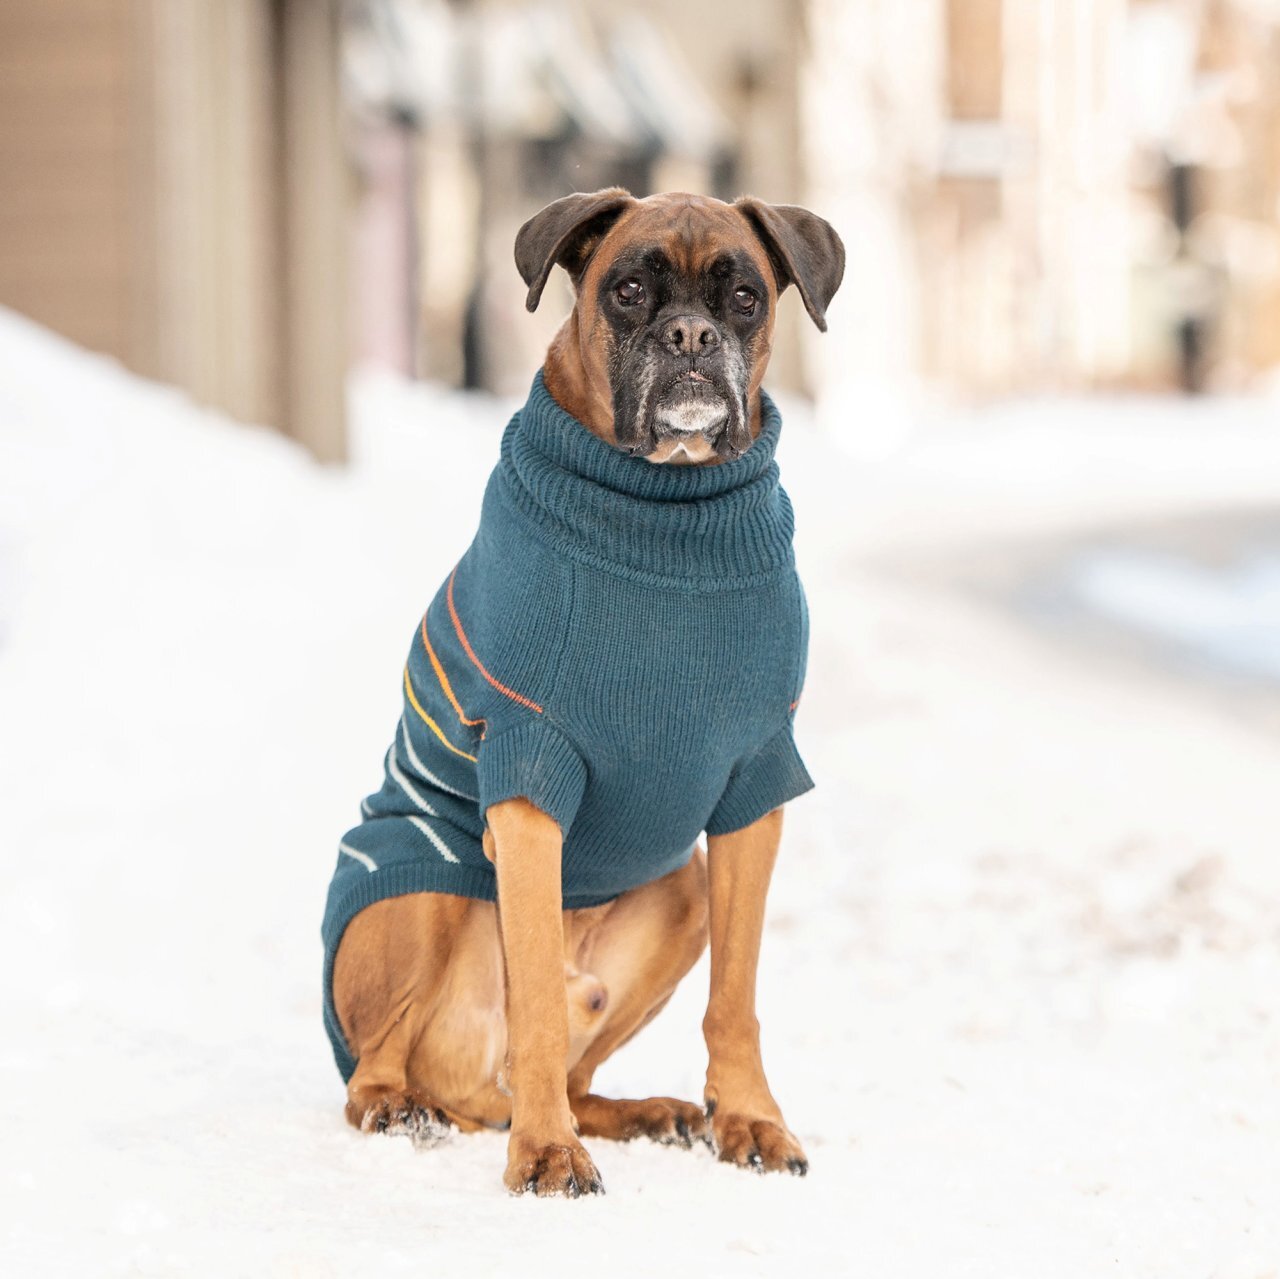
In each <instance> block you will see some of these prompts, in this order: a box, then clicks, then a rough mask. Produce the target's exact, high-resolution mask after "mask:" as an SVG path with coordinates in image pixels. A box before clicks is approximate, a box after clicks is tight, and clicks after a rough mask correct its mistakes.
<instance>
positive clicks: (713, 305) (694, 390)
mask: <svg viewBox="0 0 1280 1279" xmlns="http://www.w3.org/2000/svg"><path fill="white" fill-rule="evenodd" d="M596 304H597V306H598V308H599V313H600V314H601V315H602V316H604V317H605V319H606V321H607V322H608V324H609V327H610V330H611V331H612V335H613V343H612V350H611V353H610V357H609V382H610V388H611V390H612V393H613V423H614V432H615V435H616V438H617V441H618V444H619V445H620V446H621V447H622V448H625V449H627V450H628V451H629V452H630V453H632V454H635V455H637V456H640V457H647V456H648V455H649V454H651V453H652V452H654V450H655V449H657V448H658V446H659V445H660V444H661V443H663V442H665V441H669V440H673V439H674V440H679V439H693V438H695V437H698V436H701V437H703V438H704V439H705V440H706V441H707V442H708V443H709V444H710V445H711V446H712V448H713V449H714V450H715V452H716V453H717V454H718V455H719V456H720V457H722V458H726V459H729V458H735V457H738V456H740V455H741V454H743V453H745V452H746V451H747V449H749V448H750V447H751V423H750V418H749V413H748V408H747V390H748V384H749V382H750V378H751V369H752V366H753V362H754V361H753V355H754V352H755V348H756V346H757V345H758V343H759V342H760V341H761V340H764V335H765V333H766V332H767V326H766V319H767V317H768V308H769V291H768V289H767V287H766V285H765V282H764V280H763V279H762V278H761V276H760V272H759V271H758V270H757V268H756V266H755V265H754V263H753V262H752V261H751V259H750V258H749V257H748V256H747V255H746V254H745V253H742V252H740V251H734V250H726V251H725V252H722V253H720V254H717V255H716V256H715V257H713V258H712V259H711V260H709V261H708V262H707V263H706V264H705V265H704V266H702V267H697V268H691V269H689V268H686V269H681V268H679V267H678V266H677V265H676V264H675V263H674V262H672V260H671V258H670V257H669V256H668V255H667V253H666V252H665V250H664V249H662V248H661V247H659V246H656V245H655V246H650V247H642V246H637V247H636V248H635V249H631V250H628V251H627V252H625V253H623V254H621V255H619V257H618V258H617V259H616V260H615V261H614V262H612V263H611V264H610V266H609V269H608V270H607V271H606V272H605V273H604V275H603V276H602V277H601V279H600V283H599V293H598V296H597V299H596Z"/></svg>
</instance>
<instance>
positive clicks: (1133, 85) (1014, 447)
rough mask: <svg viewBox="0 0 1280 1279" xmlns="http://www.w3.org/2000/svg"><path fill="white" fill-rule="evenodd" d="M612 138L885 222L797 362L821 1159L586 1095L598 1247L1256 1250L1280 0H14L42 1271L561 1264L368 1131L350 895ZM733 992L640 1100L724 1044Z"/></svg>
mask: <svg viewBox="0 0 1280 1279" xmlns="http://www.w3.org/2000/svg"><path fill="white" fill-rule="evenodd" d="M615 183H616V184H622V185H625V186H627V187H629V188H630V189H631V190H632V191H633V192H636V193H637V194H642V193H646V192H649V191H659V190H668V189H679V188H684V189H690V190H694V191H700V192H708V193H711V194H714V195H718V196H723V197H725V198H727V199H732V198H733V197H735V196H737V195H739V194H743V193H750V194H753V195H756V196H759V197H761V198H764V199H766V200H772V201H776V202H783V203H799V204H804V205H807V206H808V207H810V208H812V209H814V210H815V211H816V212H818V213H820V214H822V215H823V216H825V217H826V218H828V219H829V220H830V221H831V222H832V223H833V224H834V225H835V227H836V229H837V230H838V231H839V232H840V234H841V235H842V237H843V239H844V241H845V244H846V246H847V248H848V253H849V267H848V271H847V274H846V277H845V282H844V285H843V288H842V290H841V291H840V293H839V294H838V295H837V296H836V298H835V300H834V302H833V304H832V306H831V308H830V311H829V316H828V318H829V321H830V330H829V332H827V333H826V334H819V333H817V332H816V331H815V330H814V329H813V327H812V326H811V325H810V324H809V323H808V321H807V319H806V318H805V316H804V314H803V311H802V309H801V307H800V306H799V305H798V303H797V300H796V298H795V296H794V291H789V292H788V294H786V295H785V296H784V298H783V300H782V305H781V313H780V317H779V324H780V330H779V334H778V339H777V342H776V344H775V355H774V357H773V361H772V364H771V366H770V370H769V375H768V385H769V387H770V390H771V391H772V392H773V393H774V394H775V395H776V397H777V398H778V400H779V403H780V405H781V407H782V409H783V417H784V420H785V423H786V426H785V429H784V431H783V433H782V439H781V445H780V449H779V457H780V464H781V469H782V474H783V480H784V483H785V485H786V487H787V490H788V492H789V493H790V495H791V497H792V499H793V502H794V506H795V510H796V514H797V540H796V549H797V558H798V561H799V565H800V569H801V574H802V577H803V579H804V582H805V586H806V591H807V593H808V597H809V601H810V617H811V625H812V631H811V651H810V663H809V674H808V681H807V684H806V689H805V696H804V700H803V704H802V707H801V710H800V711H799V713H798V717H797V740H798V743H799V745H800V748H801V751H802V753H803V755H804V757H805V759H806V762H807V763H808V766H809V768H810V771H811V772H812V773H813V775H814V777H815V779H816V780H817V782H818V785H817V788H816V789H815V791H814V792H813V793H812V795H809V796H805V797H804V798H803V799H801V800H800V801H798V802H797V803H796V804H795V805H794V806H793V807H792V808H789V811H788V816H787V837H786V841H785V843H784V849H783V856H782V857H781V859H780V861H779V865H778V871H777V874H776V876H775V884H774V889H773V892H772V895H771V897H770V901H769V919H768V927H767V931H766V937H765V946H764V955H763V960H762V964H761V989H760V1007H761V1020H762V1023H763V1025H764V1026H765V1028H766V1029H765V1034H766V1053H767V1059H768V1061H769V1068H770V1079H771V1084H772V1086H773V1088H774V1091H775V1093H776V1094H777V1095H778V1096H779V1097H780V1098H784V1099H785V1102H784V1105H785V1108H786V1113H787V1116H788V1122H789V1124H790V1126H791V1127H792V1128H793V1129H794V1130H795V1131H796V1133H797V1134H798V1135H799V1136H800V1137H801V1139H802V1140H803V1142H804V1144H805V1146H806V1148H807V1150H808V1151H809V1154H810V1156H811V1158H812V1160H813V1169H814V1172H813V1175H812V1176H810V1177H809V1178H808V1179H807V1180H806V1182H805V1183H804V1184H803V1185H792V1186H779V1185H778V1184H777V1183H776V1182H766V1181H765V1180H764V1179H761V1180H760V1181H759V1182H757V1183H754V1184H753V1185H752V1186H751V1187H748V1188H747V1190H746V1191H745V1192H744V1190H743V1188H742V1186H741V1183H740V1181H726V1180H724V1179H723V1178H722V1177H721V1174H722V1173H724V1174H725V1175H726V1176H730V1177H731V1176H732V1173H731V1172H730V1170H725V1169H720V1168H719V1167H718V1166H717V1165H716V1164H715V1163H714V1162H713V1161H712V1159H711V1156H710V1154H709V1153H708V1152H705V1151H703V1152H695V1153H693V1154H688V1155H686V1154H684V1153H683V1152H675V1151H670V1150H661V1149H657V1148H651V1147H645V1148H641V1147H638V1146H628V1147H625V1148H622V1149H618V1150H614V1149H609V1150H607V1151H604V1152H602V1153H601V1154H600V1156H599V1158H600V1161H601V1165H602V1169H603V1172H604V1176H605V1178H606V1180H607V1181H608V1183H609V1186H610V1191H611V1194H610V1195H609V1198H608V1200H607V1201H606V1202H604V1203H603V1204H599V1205H593V1207H595V1208H597V1209H598V1211H596V1212H594V1213H592V1214H589V1215H587V1216H584V1217H575V1224H574V1231H573V1241H574V1247H575V1248H576V1249H578V1250H579V1252H580V1254H581V1255H582V1256H587V1257H600V1258H602V1259H608V1261H609V1263H610V1264H609V1270H610V1273H617V1274H620V1275H624V1274H640V1275H646V1276H647V1275H652V1274H654V1273H663V1272H665V1271H668V1270H670V1268H671V1258H672V1256H677V1255H678V1256H679V1257H680V1258H681V1261H682V1263H683V1264H684V1266H685V1268H686V1269H689V1270H691V1271H692V1270H695V1269H696V1270H697V1271H698V1272H699V1273H706V1274H713V1275H717V1274H726V1273H733V1274H748V1273H751V1274H757V1273H758V1274H768V1275H776V1274H778V1273H781V1272H782V1271H783V1270H784V1269H785V1268H786V1267H788V1266H790V1267H791V1268H793V1269H794V1268H796V1267H797V1266H800V1265H804V1266H805V1267H806V1268H807V1271H808V1272H810V1273H814V1274H842V1273H845V1272H847V1270H848V1268H849V1264H850V1262H849V1258H850V1257H851V1256H857V1257H858V1258H859V1260H860V1261H861V1262H862V1263H863V1264H864V1268H865V1267H868V1266H869V1267H870V1269H871V1271H872V1272H873V1273H886V1274H894V1275H902V1276H913V1275H920V1276H936V1275H939V1274H960V1273H966V1274H978V1275H984V1276H992V1277H993V1279H1001V1277H1002V1276H1010V1275H1013V1276H1025V1275H1036V1276H1038V1277H1040V1279H1058V1277H1060V1279H1080V1276H1089V1275H1100V1274H1104V1273H1105V1274H1108V1275H1111V1274H1114V1275H1117V1276H1125V1277H1133V1279H1138V1277H1141V1279H1149V1276H1152V1275H1156V1276H1159V1277H1160V1279H1183V1276H1186V1277H1187V1279H1206V1276H1214V1277H1216V1279H1262V1277H1263V1276H1268V1275H1270V1276H1274V1275H1275V1274H1277V1273H1278V1272H1280V1179H1277V1178H1276V1177H1275V1175H1274V1173H1275V1152H1276V1151H1277V1150H1278V1149H1280V1088H1278V1087H1277V1081H1280V1011H1278V1010H1277V1006H1276V991H1277V990H1280V857H1278V856H1277V838H1276V832H1277V831H1278V830H1280V376H1278V370H1280V221H1278V218H1277V214H1278V212H1280V0H701V3H698V4H690V3H686V2H684V0H646V2H645V3H638V2H636V3H618V2H616V0H537V2H535V0H530V2H528V3H518V2H516V0H506V2H504V0H453V2H447V0H347V2H345V3H339V0H0V870H3V872H4V874H5V880H4V891H3V892H2V893H0V997H2V998H0V1003H3V1006H4V1008H5V1024H6V1027H7V1028H8V1029H9V1031H10V1034H9V1035H8V1037H7V1039H6V1041H5V1043H4V1045H3V1047H2V1048H0V1106H3V1104H4V1100H9V1101H10V1102H11V1103H13V1104H12V1112H11V1113H9V1114H6V1115H5V1117H4V1131H5V1133H6V1140H7V1141H8V1142H9V1143H10V1144H11V1146H12V1149H13V1152H14V1155H13V1158H12V1159H10V1160H8V1161H5V1165H4V1167H3V1168H0V1205H2V1207H0V1247H5V1248H7V1252H6V1260H9V1258H10V1257H12V1258H15V1260H12V1261H11V1263H10V1267H9V1268H10V1269H11V1270H13V1272H14V1273H32V1274H36V1273H49V1272H50V1264H51V1263H50V1256H51V1254H50V1251H49V1249H50V1245H49V1240H50V1239H51V1238H56V1239H57V1240H58V1250H57V1262H55V1263H53V1264H55V1265H56V1264H58V1263H61V1265H62V1267H63V1270H64V1272H65V1273H75V1274H90V1273H92V1274H97V1273H111V1274H122V1275H124V1274H128V1275H135V1274H155V1275H164V1276H169V1275H174V1274H183V1273H216V1274H229V1273H236V1274H240V1273H243V1274H288V1275H301V1274H306V1275H312V1274H315V1275H327V1274H363V1273H367V1272H369V1271H370V1270H371V1268H374V1267H375V1263H377V1268H378V1269H379V1270H380V1272H381V1273H387V1274H399V1273H405V1274H409V1273H413V1274H418V1273H420V1272H421V1263H422V1260H423V1258H424V1257H425V1258H428V1259H429V1260H430V1261H431V1262H433V1263H436V1264H437V1268H439V1267H438V1263H439V1262H440V1261H441V1260H442V1259H443V1260H445V1261H447V1262H450V1263H451V1264H452V1267H453V1268H454V1269H458V1268H460V1266H461V1265H462V1264H465V1265H466V1266H467V1269H468V1273H476V1274H485V1273H503V1274H508V1273H512V1272H513V1270H514V1269H515V1268H516V1267H515V1266H514V1265H513V1264H512V1258H511V1254H510V1246H511V1240H512V1239H513V1238H515V1239H516V1240H517V1241H518V1247H519V1249H520V1256H519V1258H518V1261H519V1267H518V1268H519V1269H520V1271H521V1273H527V1274H530V1275H534V1274H539V1273H549V1274H563V1273H564V1267H565V1252H564V1248H565V1237H566V1232H565V1228H564V1222H563V1221H562V1220H561V1218H560V1217H559V1215H558V1214H551V1215H547V1216H543V1215H537V1214H536V1213H527V1214H524V1215H523V1216H522V1217H521V1219H520V1227H519V1232H518V1233H515V1232H513V1231H512V1228H511V1221H512V1218H511V1217H510V1216H509V1213H510V1211H511V1210H510V1208H509V1206H508V1205H507V1204H506V1201H505V1200H504V1199H503V1198H502V1196H501V1194H500V1193H499V1191H498V1183H497V1172H496V1170H497V1169H498V1168H499V1167H500V1166H501V1146H502V1137H501V1135H499V1134H488V1135H480V1136H476V1137H474V1138H472V1139H468V1140H466V1141H463V1140H461V1139H457V1140H455V1141H453V1142H451V1143H449V1144H448V1145H447V1146H444V1147H441V1148H440V1149H439V1150H437V1151H431V1152H429V1154H424V1155H423V1156H421V1157H420V1158H414V1157H413V1156H412V1154H411V1152H408V1151H396V1150H388V1149H387V1148H386V1147H385V1145H379V1144H378V1143H376V1142H375V1143H372V1144H368V1143H366V1144H364V1145H361V1144H359V1143H360V1142H361V1140H362V1138H361V1136H360V1134H357V1133H354V1132H350V1131H348V1130H347V1129H346V1128H345V1127H344V1125H343V1122H342V1118H341V1087H340V1084H339V1081H338V1078H337V1076H336V1074H335V1073H334V1072H333V1070H332V1068H331V1063H330V1061H329V1050H328V1047H327V1045H326V1043H325V1040H324V1036H323V1032H322V1030H321V1024H320V1017H319V998H320V997H319V989H318V981H317V978H318V976H319V965H320V950H319V942H318V936H317V934H318V926H319V919H320V914H321V906H322V902H323V898H324V893H325V888H326V885H327V882H328V878H329V875H330V873H331V870H332V866H333V862H334V859H335V857H336V844H337V840H338V838H339V836H340V834H341V832H342V831H343V830H345V829H346V828H347V827H348V826H349V825H350V824H351V822H352V821H353V820H355V818H356V814H357V804H358V802H359V798H360V796H361V795H362V794H364V793H366V792H367V791H368V790H370V789H372V788H373V787H374V786H376V785H377V783H378V779H379V776H380V761H381V759H382V757H383V753H384V752H385V750H386V748H387V742H388V741H389V740H390V737H391V734H392V732H393V731H394V726H395V724H396V722H397V717H398V715H399V713H400V696H401V691H400V685H399V673H400V670H401V665H402V662H403V659H404V650H405V647H406V644H407V642H408V641H409V640H410V638H411V636H412V634H413V632H414V626H415V623H416V621H417V619H418V617H419V616H420V609H421V608H422V607H423V605H424V604H425V602H426V601H427V600H428V599H429V598H430V596H431V595H432V594H433V593H434V591H435V589H436V587H437V586H438V584H439V582H440V581H441V580H442V579H443V578H444V577H445V576H446V575H447V573H448V571H449V568H450V566H451V565H452V564H453V563H455V562H456V560H457V557H458V556H459V555H460V554H461V553H462V552H463V550H464V549H465V547H466V545H467V543H468V542H469V540H470V538H471V536H472V533H473V530H474V528H475V523H476V517H477V511H478V508H479V502H480V497H481V494H482V492H483V488H484V484H485V481H486V477H487V475H488V473H489V471H490V469H491V468H492V466H493V462H494V459H495V458H496V456H497V451H498V442H499V436H500V432H501V430H502V428H503V426H504V425H505V423H506V421H507V419H508V417H509V415H510V413H511V410H512V408H513V406H516V405H518V404H519V403H520V402H521V401H522V399H523V397H524V394H525V393H526V390H527V387H528V385H529V381H530V379H531V377H532V375H533V373H534V371H535V369H536V368H537V367H538V365H539V364H540V362H541V359H542V354H543V351H544V349H545V346H546V343H547V341H548V339H549V338H550V336H551V335H552V333H553V332H554V330H555V329H556V327H557V325H558V324H559V323H560V321H561V320H562V318H563V317H564V315H565V314H566V312H567V310H568V307H569V301H570V295H569V289H568V285H567V283H566V281H565V280H564V278H563V276H562V274H561V273H558V272H557V273H556V275H555V276H553V279H552V282H551V284H550V285H549V286H548V289H547V291H546V294H545V295H544V298H543V301H542V305H541V307H540V309H539V311H538V312H537V313H536V314H535V315H532V316H530V315H529V314H527V313H526V311H525V310H524V297H525V288H524V285H523V284H522V282H521V281H520V279H519V277H518V275H517V273H516V270H515V266H514V263H513V259H512V242H513V239H514V236H515V233H516V229H517V228H518V227H519V226H520V224H521V223H522V222H523V221H524V220H525V219H526V218H528V217H529V216H531V215H532V214H533V213H534V212H535V211H536V210H537V209H539V208H540V207H541V206H543V205H544V204H545V203H547V202H548V201H550V200H552V199H555V198H556V197H558V196H561V195H564V194H566V193H567V192H570V191H572V190H575V189H594V188H598V187H601V186H606V185H612V184H615ZM744 639H745V642H750V637H744ZM705 983H706V974H705V971H702V970H700V971H699V972H697V973H695V974H693V975H692V976H691V978H690V979H689V981H688V982H686V983H685V985H684V986H682V987H681V989H680V990H679V991H678V992H677V994H676V996H675V998H674V999H673V1000H672V1003H671V1005H670V1007H669V1009H668V1010H667V1011H666V1012H664V1013H663V1015H662V1017H660V1018H658V1019H657V1020H656V1021H655V1023H654V1024H653V1026H652V1027H651V1028H649V1029H646V1031H645V1033H644V1034H643V1035H641V1036H639V1037H638V1039H637V1040H636V1042H635V1044H633V1045H628V1046H627V1047H626V1048H625V1049H624V1050H623V1051H622V1052H621V1053H620V1054H619V1055H618V1056H617V1057H616V1058H614V1059H611V1061H610V1062H609V1063H608V1064H607V1066H606V1068H605V1070H604V1071H602V1072H601V1077H600V1081H599V1082H600V1087H601V1090H602V1091H603V1092H605V1093H611V1094H615V1095H629V1096H643V1095H647V1094H648V1093H653V1092H658V1093H670V1094H674V1095H687V1096H690V1097H695V1096H699V1095H700V1093H701V1087H702V1074H701V1068H702V1065H703V1061H702V1057H701V1050H700V1047H699V1045H700V1033H699V1022H700V1019H701V1014H702V1004H703V1001H704V999H705V989H706V985H705ZM55 1096H56V1097H59V1098H64V1099H71V1100H70V1101H69V1102H68V1103H67V1104H59V1105H56V1106H52V1107H51V1106H47V1105H42V1104H39V1103H40V1099H41V1098H46V1097H55ZM32 1099H35V1100H34V1102H33V1100H32ZM391 1144H392V1145H394V1143H391ZM7 1149H8V1147H7ZM401 1156H403V1158H401ZM682 1160H683V1162H681V1161H682ZM406 1161H409V1162H406ZM615 1192H616V1193H615ZM642 1192H643V1193H642ZM68 1202H72V1203H74V1204H75V1205H76V1211H75V1213H74V1214H68V1213H67V1212H66V1211H65V1205H66V1204H67V1203H68ZM526 1206H527V1207H531V1208H532V1207H533V1206H532V1205H522V1207H526ZM428 1209H429V1210H428ZM744 1209H745V1210H744ZM655 1221H660V1222H661V1229H654V1223H655ZM458 1222H462V1223H464V1224H465V1225H468V1226H474V1227H475V1228H474V1229H463V1230H458V1229H455V1228H453V1227H454V1226H455V1225H456V1223H458ZM837 1231H838V1233H836V1232H837ZM504 1248H506V1249H507V1250H508V1251H507V1252H505V1253H504V1251H503V1250H504ZM451 1249H452V1251H450V1250H451ZM210 1258H215V1259H216V1261H210ZM104 1259H106V1260H109V1261H110V1262H111V1263H112V1264H111V1265H110V1266H107V1265H104V1264H103V1262H104Z"/></svg>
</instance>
